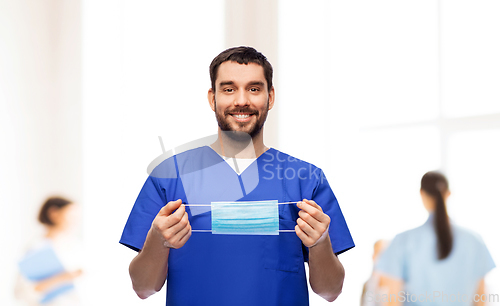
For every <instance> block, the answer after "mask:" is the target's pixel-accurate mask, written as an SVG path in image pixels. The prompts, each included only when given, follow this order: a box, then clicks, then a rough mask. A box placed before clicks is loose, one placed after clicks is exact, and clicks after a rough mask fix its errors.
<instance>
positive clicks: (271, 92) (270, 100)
mask: <svg viewBox="0 0 500 306" xmlns="http://www.w3.org/2000/svg"><path fill="white" fill-rule="evenodd" d="M274 97H275V96H274V86H271V90H269V108H268V110H271V109H272V108H273V106H274Z"/></svg>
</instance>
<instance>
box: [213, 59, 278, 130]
mask: <svg viewBox="0 0 500 306" xmlns="http://www.w3.org/2000/svg"><path fill="white" fill-rule="evenodd" d="M208 100H209V102H210V106H211V108H212V110H213V111H214V112H215V115H216V118H217V123H218V124H219V127H220V129H221V130H222V131H238V132H245V133H247V134H249V135H250V136H251V137H252V138H253V137H255V136H256V135H258V134H259V133H260V131H261V130H262V127H263V126H264V122H265V121H266V118H267V112H268V111H269V110H270V109H271V108H272V107H273V105H274V88H271V91H268V89H267V82H266V78H265V77H264V69H263V68H262V66H260V65H258V64H255V63H248V65H245V64H238V63H237V62H230V61H228V62H224V63H222V64H221V65H220V66H219V70H218V73H217V79H216V80H215V92H214V91H213V90H212V89H210V90H209V91H208Z"/></svg>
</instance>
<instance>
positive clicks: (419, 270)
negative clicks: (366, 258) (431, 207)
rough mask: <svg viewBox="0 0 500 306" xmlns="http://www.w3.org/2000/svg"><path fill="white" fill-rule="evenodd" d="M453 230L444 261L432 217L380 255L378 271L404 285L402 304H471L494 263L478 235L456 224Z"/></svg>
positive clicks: (453, 225) (398, 239)
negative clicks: (438, 252) (449, 251)
mask: <svg viewBox="0 0 500 306" xmlns="http://www.w3.org/2000/svg"><path fill="white" fill-rule="evenodd" d="M452 230H453V237H454V240H453V248H452V251H451V253H450V255H449V256H448V257H447V258H445V259H443V260H438V258H437V249H436V234H435V232H434V226H433V215H432V214H431V215H430V216H429V219H427V221H426V222H425V223H424V224H423V225H422V226H420V227H417V228H415V229H412V230H409V231H406V232H403V233H401V234H398V235H397V236H396V237H395V238H394V239H393V241H392V242H391V244H390V245H389V247H388V248H387V249H386V250H385V251H384V252H383V253H382V254H381V255H380V257H379V260H378V262H377V265H376V269H377V270H378V271H379V272H381V273H383V274H386V275H389V276H392V277H394V278H398V279H401V280H403V281H404V283H405V286H404V289H403V290H404V292H399V293H398V295H399V296H404V298H403V297H398V299H399V300H400V301H405V302H406V304H411V305H472V303H470V301H471V300H472V299H473V298H474V295H475V294H476V290H477V286H478V282H479V281H480V280H481V279H482V278H484V276H485V275H486V273H488V272H489V271H490V270H492V269H493V268H494V267H495V263H494V262H493V258H492V257H491V255H490V253H489V251H488V249H487V248H486V245H485V244H484V242H483V240H482V239H481V237H480V236H479V235H478V234H476V233H474V232H472V231H470V230H467V229H465V228H463V227H460V226H457V225H455V224H452ZM408 300H410V302H408ZM412 301H413V302H412Z"/></svg>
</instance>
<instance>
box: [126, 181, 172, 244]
mask: <svg viewBox="0 0 500 306" xmlns="http://www.w3.org/2000/svg"><path fill="white" fill-rule="evenodd" d="M158 181H159V179H157V178H154V177H152V176H150V177H148V179H147V180H146V182H145V183H144V186H143V187H142V189H141V192H140V193H139V196H138V197H137V200H136V201H135V204H134V207H133V208H132V211H131V212H130V215H129V217H128V220H127V223H126V224H125V228H124V229H123V233H122V236H121V239H120V243H121V244H123V245H125V246H127V247H129V248H131V249H133V250H135V251H139V250H141V249H142V247H143V245H144V241H145V240H146V236H147V235H148V232H149V229H150V228H151V224H152V223H153V220H154V218H155V217H156V215H157V214H158V212H159V211H160V209H161V208H162V207H163V206H164V205H165V204H166V203H167V199H166V196H165V191H164V189H163V188H162V187H161V186H160V184H159V182H158Z"/></svg>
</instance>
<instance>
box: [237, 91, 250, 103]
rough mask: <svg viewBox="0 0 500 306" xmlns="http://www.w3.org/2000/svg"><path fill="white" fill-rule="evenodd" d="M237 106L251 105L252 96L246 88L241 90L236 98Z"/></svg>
mask: <svg viewBox="0 0 500 306" xmlns="http://www.w3.org/2000/svg"><path fill="white" fill-rule="evenodd" d="M234 105H235V106H248V105H250V97H249V95H248V93H247V91H246V90H239V91H238V94H237V95H236V97H235V99H234Z"/></svg>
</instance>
